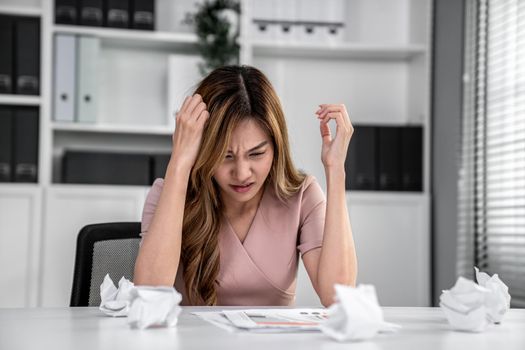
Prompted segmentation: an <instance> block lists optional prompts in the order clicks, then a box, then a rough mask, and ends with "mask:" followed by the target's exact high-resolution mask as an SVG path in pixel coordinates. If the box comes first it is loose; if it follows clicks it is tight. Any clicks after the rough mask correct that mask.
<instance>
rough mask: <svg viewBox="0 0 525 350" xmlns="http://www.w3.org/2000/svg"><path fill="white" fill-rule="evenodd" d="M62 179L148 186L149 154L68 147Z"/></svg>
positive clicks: (68, 181) (70, 181)
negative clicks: (78, 149) (69, 148)
mask: <svg viewBox="0 0 525 350" xmlns="http://www.w3.org/2000/svg"><path fill="white" fill-rule="evenodd" d="M62 182H64V183H77V184H107V185H142V186H149V185H151V182H150V156H149V155H146V154H132V153H110V152H107V153H106V152H91V151H77V150H68V151H66V152H65V153H64V158H63V162H62Z"/></svg>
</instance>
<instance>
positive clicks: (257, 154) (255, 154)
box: [250, 152, 264, 157]
mask: <svg viewBox="0 0 525 350" xmlns="http://www.w3.org/2000/svg"><path fill="white" fill-rule="evenodd" d="M263 154H264V152H258V153H252V154H250V156H252V157H259V156H262V155H263Z"/></svg>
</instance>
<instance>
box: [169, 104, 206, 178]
mask: <svg viewBox="0 0 525 350" xmlns="http://www.w3.org/2000/svg"><path fill="white" fill-rule="evenodd" d="M206 108H207V107H206V104H205V103H204V102H203V101H202V97H201V95H199V94H195V95H193V96H188V97H186V99H185V100H184V102H183V103H182V106H181V108H180V109H179V111H178V112H177V114H176V116H175V132H174V133H173V149H172V152H171V159H172V161H176V162H179V165H181V166H183V167H187V168H188V169H191V168H192V167H193V165H194V164H195V160H196V159H197V154H198V152H199V148H200V145H201V140H202V131H203V129H204V123H206V120H208V118H209V116H210V113H209V112H208V110H207V109H206Z"/></svg>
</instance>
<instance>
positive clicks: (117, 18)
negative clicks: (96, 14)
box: [105, 0, 130, 28]
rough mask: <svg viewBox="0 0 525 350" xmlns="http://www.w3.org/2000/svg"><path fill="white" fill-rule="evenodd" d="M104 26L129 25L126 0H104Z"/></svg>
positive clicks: (122, 26)
mask: <svg viewBox="0 0 525 350" xmlns="http://www.w3.org/2000/svg"><path fill="white" fill-rule="evenodd" d="M105 18H106V21H105V23H106V26H108V27H115V28H128V27H129V23H130V21H129V2H128V0H106V11H105Z"/></svg>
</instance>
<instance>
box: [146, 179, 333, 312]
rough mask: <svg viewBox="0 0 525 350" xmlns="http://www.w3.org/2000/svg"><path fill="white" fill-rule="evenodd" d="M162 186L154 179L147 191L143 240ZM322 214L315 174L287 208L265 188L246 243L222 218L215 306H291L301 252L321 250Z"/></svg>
mask: <svg viewBox="0 0 525 350" xmlns="http://www.w3.org/2000/svg"><path fill="white" fill-rule="evenodd" d="M163 184H164V180H163V179H156V180H155V182H154V183H153V186H152V188H151V190H150V191H149V193H148V196H147V198H146V202H145V205H144V211H143V214H142V236H144V235H146V234H147V231H148V228H149V225H150V223H151V221H152V219H153V214H154V212H155V208H156V206H157V202H158V200H159V197H160V193H161V191H162V186H163ZM325 210H326V199H325V195H324V193H323V191H322V189H321V187H320V186H319V184H318V182H317V180H316V179H315V178H314V177H313V176H307V177H306V179H305V181H304V183H303V185H302V187H301V189H300V190H299V191H298V192H297V193H296V194H295V195H294V196H293V197H291V198H290V199H289V200H288V202H287V203H286V204H284V203H282V202H281V201H279V199H278V198H277V197H276V195H275V192H274V190H273V187H272V186H270V185H267V186H266V187H265V190H264V193H263V197H262V198H261V201H260V203H259V207H258V209H257V212H256V214H255V217H254V219H253V222H252V224H251V226H250V228H249V231H248V234H247V235H246V238H245V239H244V242H241V241H240V240H239V238H238V237H237V235H236V234H235V232H234V230H233V228H232V226H231V225H230V223H229V222H228V220H226V219H225V218H223V220H222V224H221V229H220V230H219V251H220V271H219V275H218V277H217V280H218V282H219V286H218V289H217V298H218V305H242V306H265V305H266V306H288V305H294V303H295V286H296V277H297V267H298V257H299V252H300V253H301V254H304V253H306V252H308V251H309V250H312V249H315V248H319V247H321V246H322V243H323V229H324V221H325ZM181 271H182V269H181V268H179V269H178V272H177V276H176V278H175V288H176V289H177V291H179V292H180V293H181V294H182V296H183V299H182V303H181V304H182V305H188V298H187V296H186V293H185V288H184V280H183V278H182V274H181Z"/></svg>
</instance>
